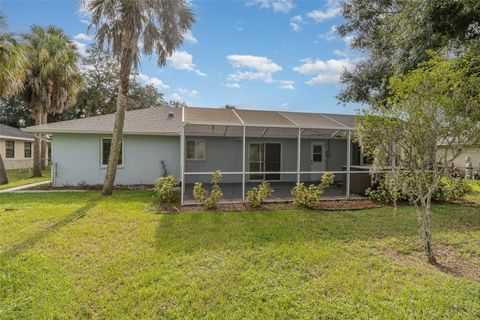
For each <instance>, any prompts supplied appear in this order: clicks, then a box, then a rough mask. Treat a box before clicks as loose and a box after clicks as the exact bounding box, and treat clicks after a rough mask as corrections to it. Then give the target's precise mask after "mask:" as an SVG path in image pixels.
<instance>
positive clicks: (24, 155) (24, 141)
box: [0, 124, 34, 170]
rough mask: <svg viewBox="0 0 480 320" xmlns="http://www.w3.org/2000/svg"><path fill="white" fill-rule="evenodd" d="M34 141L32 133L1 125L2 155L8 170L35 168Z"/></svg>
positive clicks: (0, 142) (0, 144) (0, 146)
mask: <svg viewBox="0 0 480 320" xmlns="http://www.w3.org/2000/svg"><path fill="white" fill-rule="evenodd" d="M33 141H34V139H33V135H32V134H31V133H27V132H23V131H21V130H19V129H17V128H14V127H10V126H7V125H4V124H0V154H1V155H2V158H3V162H4V163H5V168H6V169H7V170H11V169H25V168H31V167H32V166H33V160H32V155H33Z"/></svg>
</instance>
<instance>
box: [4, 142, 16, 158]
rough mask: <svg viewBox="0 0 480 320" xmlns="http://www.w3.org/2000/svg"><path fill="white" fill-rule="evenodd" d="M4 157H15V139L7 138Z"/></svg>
mask: <svg viewBox="0 0 480 320" xmlns="http://www.w3.org/2000/svg"><path fill="white" fill-rule="evenodd" d="M5 142H6V150H5V151H6V152H5V158H15V141H11V140H7V141H5Z"/></svg>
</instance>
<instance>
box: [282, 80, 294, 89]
mask: <svg viewBox="0 0 480 320" xmlns="http://www.w3.org/2000/svg"><path fill="white" fill-rule="evenodd" d="M280 89H284V90H295V81H291V80H280Z"/></svg>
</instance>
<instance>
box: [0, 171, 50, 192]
mask: <svg viewBox="0 0 480 320" xmlns="http://www.w3.org/2000/svg"><path fill="white" fill-rule="evenodd" d="M42 175H43V176H42V177H39V178H32V170H31V169H18V170H7V177H8V183H7V184H3V185H0V190H4V189H9V188H14V187H19V186H24V185H27V184H30V183H36V182H41V181H49V180H50V169H46V170H44V171H43V172H42Z"/></svg>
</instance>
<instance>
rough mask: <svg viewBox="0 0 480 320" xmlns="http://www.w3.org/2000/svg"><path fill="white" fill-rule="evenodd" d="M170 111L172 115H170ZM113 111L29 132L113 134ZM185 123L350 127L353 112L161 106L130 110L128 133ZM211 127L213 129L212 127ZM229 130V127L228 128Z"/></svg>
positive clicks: (159, 131) (169, 130) (174, 128)
mask: <svg viewBox="0 0 480 320" xmlns="http://www.w3.org/2000/svg"><path fill="white" fill-rule="evenodd" d="M169 114H170V116H169ZM114 117H115V115H114V114H109V115H103V116H97V117H91V118H84V119H76V120H69V121H62V122H55V123H49V124H45V125H39V126H33V127H28V128H26V129H25V130H26V131H28V132H42V133H55V132H66V133H76V132H84V133H111V132H112V130H113V122H114ZM182 123H184V124H189V125H190V126H210V127H211V126H225V127H235V126H243V125H246V126H247V127H260V128H265V127H270V128H277V127H278V128H285V129H288V128H291V129H294V128H309V129H329V130H339V129H351V128H353V124H354V116H353V115H336V114H322V113H305V112H280V111H265V110H246V109H236V110H233V109H218V108H193V107H185V108H173V107H166V106H159V107H154V108H148V109H140V110H134V111H127V113H126V115H125V126H124V133H125V134H149V135H179V134H180V132H181V128H182ZM208 130H212V129H211V128H209V129H208ZM225 130H227V128H226V129H225Z"/></svg>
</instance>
